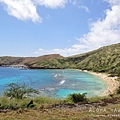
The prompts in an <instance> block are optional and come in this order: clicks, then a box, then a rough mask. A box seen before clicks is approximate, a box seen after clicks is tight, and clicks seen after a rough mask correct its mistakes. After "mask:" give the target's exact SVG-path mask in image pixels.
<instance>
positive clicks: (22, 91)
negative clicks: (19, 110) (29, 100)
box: [4, 83, 39, 99]
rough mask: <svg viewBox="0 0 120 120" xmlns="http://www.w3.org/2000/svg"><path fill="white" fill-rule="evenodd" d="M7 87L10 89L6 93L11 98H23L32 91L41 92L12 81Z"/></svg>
mask: <svg viewBox="0 0 120 120" xmlns="http://www.w3.org/2000/svg"><path fill="white" fill-rule="evenodd" d="M6 87H8V89H7V90H6V91H5V92H4V95H5V96H7V97H10V98H16V99H23V98H24V97H25V96H29V95H30V94H32V93H35V94H38V93H39V92H38V91H37V90H35V89H33V88H30V87H27V85H25V84H23V85H19V84H17V83H10V84H8V85H7V86H6Z"/></svg>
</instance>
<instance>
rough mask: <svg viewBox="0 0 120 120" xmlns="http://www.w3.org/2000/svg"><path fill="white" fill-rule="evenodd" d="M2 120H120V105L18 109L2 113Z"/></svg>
mask: <svg viewBox="0 0 120 120" xmlns="http://www.w3.org/2000/svg"><path fill="white" fill-rule="evenodd" d="M0 120H120V105H119V104H111V105H108V106H102V107H99V106H98V107H95V106H94V107H86V106H82V107H81V106H78V107H73V108H68V107H61V108H50V109H36V110H34V109H18V110H16V111H9V112H7V113H4V112H1V113H0Z"/></svg>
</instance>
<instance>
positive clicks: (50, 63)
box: [0, 43, 120, 76]
mask: <svg viewBox="0 0 120 120" xmlns="http://www.w3.org/2000/svg"><path fill="white" fill-rule="evenodd" d="M0 65H1V66H2V65H8V66H9V65H26V66H27V67H28V68H30V69H82V70H91V71H95V72H107V73H110V74H112V75H117V76H120V43H118V44H113V45H110V46H105V47H102V48H99V49H97V50H94V51H91V52H88V53H84V54H79V55H74V56H71V57H63V56H61V55H59V54H51V55H44V56H40V57H26V58H25V57H24V58H23V57H0Z"/></svg>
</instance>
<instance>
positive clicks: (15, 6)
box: [0, 0, 42, 22]
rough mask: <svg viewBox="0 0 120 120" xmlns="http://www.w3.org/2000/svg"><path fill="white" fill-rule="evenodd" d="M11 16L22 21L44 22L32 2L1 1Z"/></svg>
mask: <svg viewBox="0 0 120 120" xmlns="http://www.w3.org/2000/svg"><path fill="white" fill-rule="evenodd" d="M0 2H1V3H3V5H4V7H5V10H6V11H7V12H8V14H9V15H12V16H14V17H16V18H17V19H20V20H28V19H31V20H32V21H33V22H37V21H40V22H41V21H42V19H41V17H40V16H39V15H38V14H37V11H36V7H35V5H34V4H33V2H32V1H31V0H0Z"/></svg>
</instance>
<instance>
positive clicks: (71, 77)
mask: <svg viewBox="0 0 120 120" xmlns="http://www.w3.org/2000/svg"><path fill="white" fill-rule="evenodd" d="M12 82H14V83H18V84H24V83H25V84H26V85H28V87H32V88H35V89H37V90H39V91H40V95H41V96H48V97H53V98H64V97H67V95H68V94H71V93H84V92H86V93H87V96H88V97H92V96H98V95H100V94H101V93H102V92H103V91H105V90H106V89H107V86H106V84H105V82H104V81H102V80H101V79H100V78H99V77H97V76H94V75H91V74H89V73H86V72H83V71H79V70H59V69H55V70H51V69H40V70H22V69H18V68H8V67H0V95H3V93H4V90H5V89H6V87H5V86H6V85H7V84H9V83H12Z"/></svg>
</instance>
